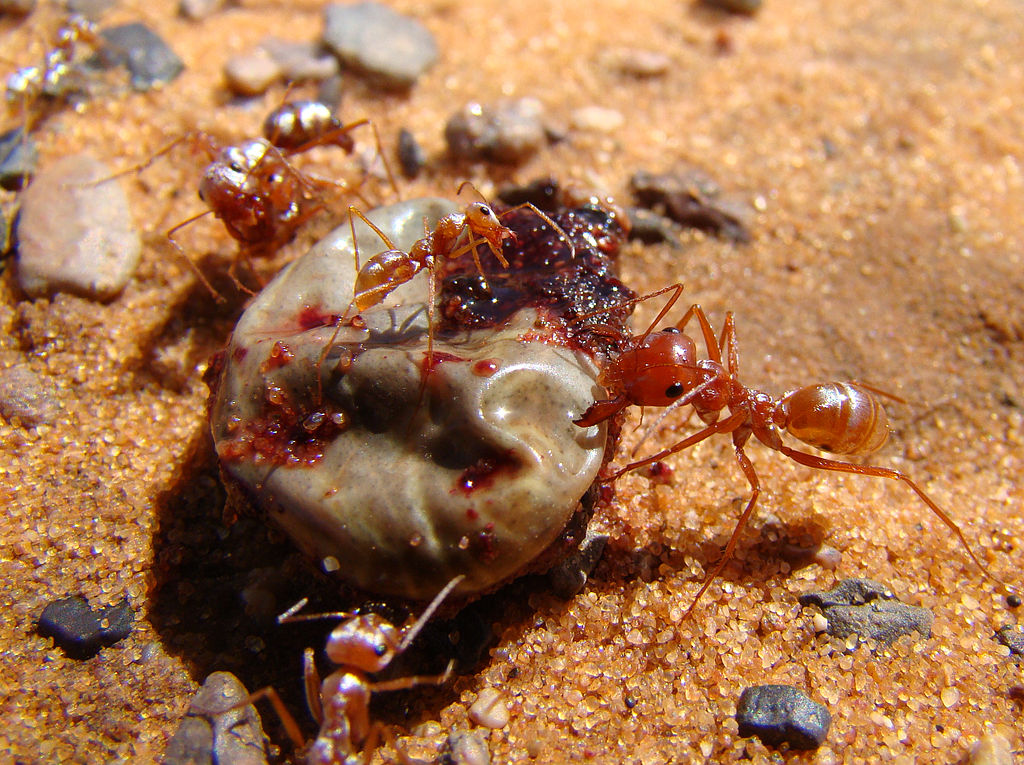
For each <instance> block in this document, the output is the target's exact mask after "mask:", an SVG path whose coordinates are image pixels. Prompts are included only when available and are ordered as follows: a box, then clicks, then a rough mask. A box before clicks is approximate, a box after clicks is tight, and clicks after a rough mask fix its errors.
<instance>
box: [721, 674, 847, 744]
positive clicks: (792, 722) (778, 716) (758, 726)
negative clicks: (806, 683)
mask: <svg viewBox="0 0 1024 765" xmlns="http://www.w3.org/2000/svg"><path fill="white" fill-rule="evenodd" d="M736 722H737V723H738V724H739V735H740V736H741V737H742V738H747V737H749V736H757V737H758V738H759V739H761V741H763V742H764V743H765V744H766V745H768V746H773V747H777V746H780V745H781V744H789V747H790V748H791V749H817V748H818V747H819V746H821V745H822V744H823V743H824V742H825V737H826V736H827V735H828V729H829V726H830V725H831V724H832V715H831V714H829V711H828V709H826V708H825V707H824V706H822V705H821V704H819V703H818V702H816V701H813V700H811V699H810V698H808V696H807V694H805V693H804V692H803V691H801V690H800V689H799V688H794V687H792V686H790V685H757V686H754V687H752V688H747V689H746V690H744V691H743V693H742V694H741V695H740V700H739V703H738V704H737V705H736Z"/></svg>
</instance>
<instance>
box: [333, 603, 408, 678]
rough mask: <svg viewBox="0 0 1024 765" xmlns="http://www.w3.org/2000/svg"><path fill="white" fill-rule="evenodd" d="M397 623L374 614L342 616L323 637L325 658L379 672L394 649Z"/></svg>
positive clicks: (395, 649)
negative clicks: (325, 647) (325, 641)
mask: <svg viewBox="0 0 1024 765" xmlns="http://www.w3.org/2000/svg"><path fill="white" fill-rule="evenodd" d="M399 637H400V633H399V630H398V628H397V627H395V626H394V625H393V624H391V622H388V621H386V620H385V619H384V618H383V617H382V616H379V615H378V614H365V615H363V616H355V617H353V618H351V619H346V620H345V621H343V622H342V623H341V624H339V625H338V626H337V627H335V628H334V630H333V631H332V632H331V634H330V635H329V636H328V638H327V658H329V659H330V660H331V661H332V662H333V663H334V664H337V665H338V666H345V667H355V668H356V669H360V670H362V671H363V672H368V673H373V672H380V671H381V670H382V669H384V667H386V666H387V665H388V664H390V663H391V660H392V659H393V658H394V656H395V654H396V653H397V652H398V644H399Z"/></svg>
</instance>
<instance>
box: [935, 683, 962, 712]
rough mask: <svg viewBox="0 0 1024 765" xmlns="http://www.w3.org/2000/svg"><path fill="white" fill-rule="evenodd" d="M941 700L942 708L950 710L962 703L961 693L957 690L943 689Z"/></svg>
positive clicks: (940, 695)
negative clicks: (959, 702)
mask: <svg viewBox="0 0 1024 765" xmlns="http://www.w3.org/2000/svg"><path fill="white" fill-rule="evenodd" d="M939 700H940V701H942V706H944V707H946V709H949V708H950V707H952V706H954V705H955V704H956V703H957V702H958V701H960V691H958V690H957V689H956V688H952V687H950V688H943V689H942V693H940V694H939Z"/></svg>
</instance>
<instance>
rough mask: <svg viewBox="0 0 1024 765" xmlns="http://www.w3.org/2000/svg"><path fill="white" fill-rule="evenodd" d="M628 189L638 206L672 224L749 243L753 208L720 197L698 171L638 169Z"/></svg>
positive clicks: (691, 169)
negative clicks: (659, 215) (659, 214)
mask: <svg viewBox="0 0 1024 765" xmlns="http://www.w3.org/2000/svg"><path fill="white" fill-rule="evenodd" d="M630 186H631V188H632V190H633V194H634V196H635V197H636V199H637V202H638V203H639V204H640V205H641V206H643V207H649V208H652V209H654V210H656V211H658V212H664V214H665V215H668V217H670V218H671V219H672V220H674V221H675V222H676V223H679V224H681V225H683V226H686V227H687V228H695V229H698V230H700V231H706V232H708V233H709V234H714V235H715V236H719V237H722V238H723V239H731V240H732V241H734V242H739V243H741V244H743V243H747V242H749V241H750V238H751V237H750V225H751V222H752V220H753V216H754V211H753V209H752V208H751V207H750V206H749V205H747V204H746V203H745V202H743V201H741V200H740V199H738V198H735V197H731V196H727V195H723V194H722V191H721V188H720V187H719V186H718V184H717V183H716V182H715V181H714V180H712V179H711V178H710V176H708V175H707V174H706V173H704V172H702V171H700V170H697V169H695V168H683V169H681V170H677V171H673V172H668V173H650V172H647V171H645V170H640V171H638V172H636V173H634V174H633V177H632V178H631V179H630Z"/></svg>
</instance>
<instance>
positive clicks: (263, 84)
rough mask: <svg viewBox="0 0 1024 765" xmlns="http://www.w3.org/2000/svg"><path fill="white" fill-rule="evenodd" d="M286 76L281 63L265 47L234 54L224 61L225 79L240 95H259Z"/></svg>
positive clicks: (233, 90)
mask: <svg viewBox="0 0 1024 765" xmlns="http://www.w3.org/2000/svg"><path fill="white" fill-rule="evenodd" d="M283 76H284V70H283V69H282V68H281V65H280V64H279V63H278V62H277V61H276V60H275V59H274V57H273V56H271V55H270V54H269V53H268V52H267V51H266V50H264V49H263V48H256V49H254V50H252V51H250V52H248V53H240V54H238V55H237V56H232V57H231V58H229V59H228V60H227V61H226V62H225V63H224V79H225V81H226V82H227V84H228V87H229V88H231V90H232V92H234V93H237V94H238V95H240V96H258V95H260V94H261V93H265V92H266V91H267V89H268V88H269V87H270V86H271V85H273V84H274V83H275V82H277V81H278V80H280V79H281V78H282V77H283Z"/></svg>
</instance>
